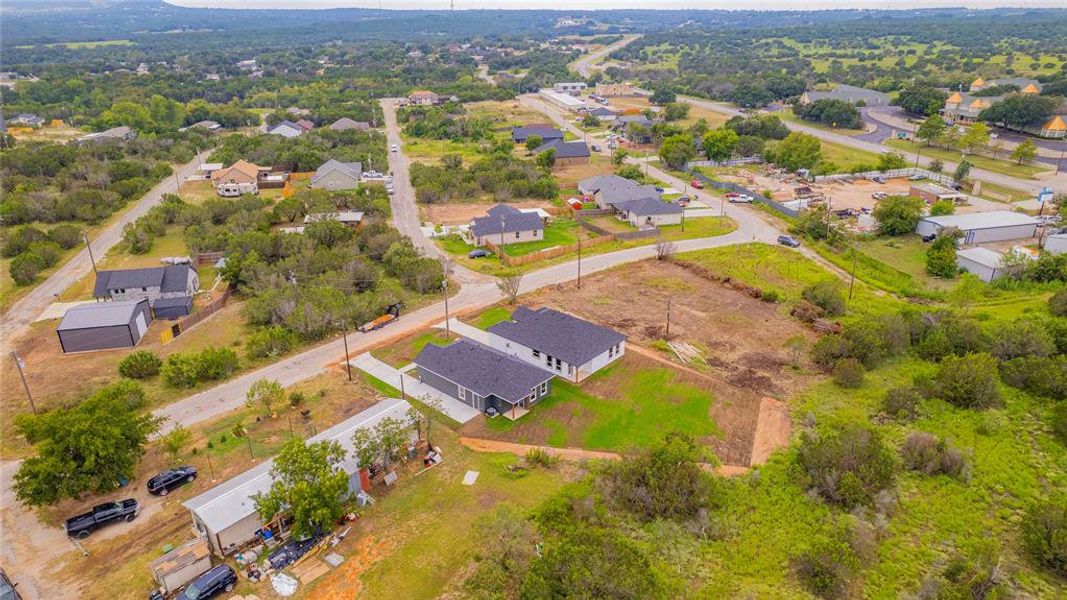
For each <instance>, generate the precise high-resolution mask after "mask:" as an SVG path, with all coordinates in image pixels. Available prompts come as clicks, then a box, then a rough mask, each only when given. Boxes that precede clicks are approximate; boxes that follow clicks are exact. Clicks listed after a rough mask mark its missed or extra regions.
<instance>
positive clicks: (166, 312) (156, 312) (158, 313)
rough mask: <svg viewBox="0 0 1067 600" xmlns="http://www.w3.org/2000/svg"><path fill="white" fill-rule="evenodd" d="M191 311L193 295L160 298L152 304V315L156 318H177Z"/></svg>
mask: <svg viewBox="0 0 1067 600" xmlns="http://www.w3.org/2000/svg"><path fill="white" fill-rule="evenodd" d="M192 312H193V297H192V296H178V297H175V298H160V299H159V300H156V303H155V304H154V305H153V306H152V316H154V317H155V318H157V319H177V318H178V317H184V316H185V315H188V314H190V313H192Z"/></svg>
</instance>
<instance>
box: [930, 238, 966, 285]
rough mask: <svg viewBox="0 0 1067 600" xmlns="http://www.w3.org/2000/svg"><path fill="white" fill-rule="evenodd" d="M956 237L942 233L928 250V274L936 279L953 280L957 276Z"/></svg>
mask: <svg viewBox="0 0 1067 600" xmlns="http://www.w3.org/2000/svg"><path fill="white" fill-rule="evenodd" d="M958 270H959V268H958V267H957V266H956V237H955V235H945V233H944V232H942V234H941V235H938V236H937V239H935V240H934V241H933V243H931V244H930V247H929V248H927V249H926V272H927V273H929V274H931V275H933V276H934V277H944V278H946V279H951V278H953V277H955V276H956V272H957V271H958Z"/></svg>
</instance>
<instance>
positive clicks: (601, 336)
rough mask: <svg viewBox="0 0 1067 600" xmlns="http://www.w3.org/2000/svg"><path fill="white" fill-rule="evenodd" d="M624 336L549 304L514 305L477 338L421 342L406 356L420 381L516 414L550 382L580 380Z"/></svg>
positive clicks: (616, 349) (618, 353) (610, 355)
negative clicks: (507, 315)
mask: <svg viewBox="0 0 1067 600" xmlns="http://www.w3.org/2000/svg"><path fill="white" fill-rule="evenodd" d="M625 352H626V336H624V335H623V334H621V333H619V332H617V331H615V330H613V329H609V328H607V327H602V326H600V325H597V324H595V323H590V322H589V321H585V320H583V319H579V318H577V317H574V316H571V315H568V314H566V313H562V312H559V311H556V310H552V309H550V308H539V309H532V308H528V307H524V306H520V307H518V308H516V309H515V311H514V312H513V313H512V315H511V318H510V319H508V320H505V321H502V322H500V323H497V324H496V325H493V326H492V327H490V328H489V329H488V331H486V332H485V336H484V339H482V340H480V341H476V340H473V339H469V338H463V339H460V340H458V341H455V342H452V343H451V344H449V345H447V346H437V345H435V344H427V345H426V346H425V347H424V348H423V349H422V351H421V352H419V354H418V356H416V357H415V360H414V361H413V362H414V363H415V367H416V370H415V373H416V375H417V377H418V378H419V380H420V381H421V382H423V383H425V384H427V385H429V386H431V387H433V388H434V389H436V390H438V391H439V392H441V393H443V394H445V395H447V396H448V397H450V398H453V399H455V400H459V401H460V402H462V403H464V404H466V405H468V406H470V407H472V408H475V409H477V410H479V411H482V412H485V413H487V414H489V415H490V416H494V415H498V414H499V415H504V416H505V417H507V418H511V419H517V418H519V417H521V416H522V415H524V414H526V413H527V412H528V411H529V409H530V407H532V406H533V405H534V404H537V403H538V402H539V401H541V400H542V399H543V398H545V397H546V396H548V395H549V394H550V393H551V392H552V380H553V379H555V378H556V377H561V378H563V379H565V380H567V381H573V382H580V381H582V380H584V379H586V378H587V377H589V376H590V375H592V374H593V373H596V372H597V371H599V370H600V369H603V368H604V367H606V366H608V365H610V364H611V363H613V362H615V361H616V360H618V359H619V358H620V357H622V355H623V354H624V353H625Z"/></svg>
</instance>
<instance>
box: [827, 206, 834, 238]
mask: <svg viewBox="0 0 1067 600" xmlns="http://www.w3.org/2000/svg"><path fill="white" fill-rule="evenodd" d="M833 202H834V199H833V198H832V197H830V198H827V199H826V241H827V242H829V241H830V205H831V204H833Z"/></svg>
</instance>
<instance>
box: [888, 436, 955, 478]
mask: <svg viewBox="0 0 1067 600" xmlns="http://www.w3.org/2000/svg"><path fill="white" fill-rule="evenodd" d="M900 457H901V459H902V460H903V462H904V466H906V467H907V468H909V469H911V470H913V471H919V472H920V473H925V474H927V475H948V476H949V477H962V476H964V475H965V471H966V469H967V461H966V459H965V458H964V456H963V453H962V452H960V451H959V450H958V449H956V448H953V447H952V446H950V445H949V444H948V442H946V441H945V440H944V438H938V437H937V436H936V435H933V434H931V433H926V432H924V431H914V432H912V433H910V434H908V437H907V438H905V439H904V444H903V445H902V446H901V447H900Z"/></svg>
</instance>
